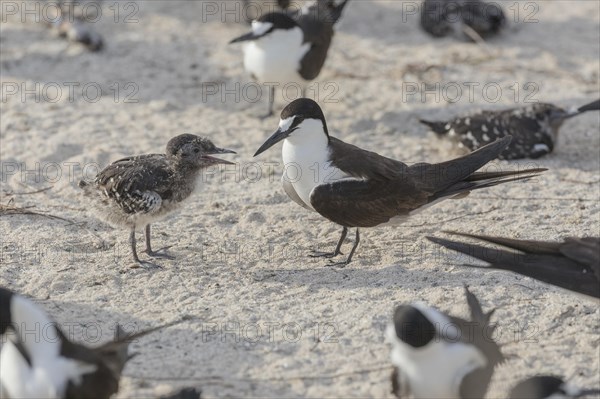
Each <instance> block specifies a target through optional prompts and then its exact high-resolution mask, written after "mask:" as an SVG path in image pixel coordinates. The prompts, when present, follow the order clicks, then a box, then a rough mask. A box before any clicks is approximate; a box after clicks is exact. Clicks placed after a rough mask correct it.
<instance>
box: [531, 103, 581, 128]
mask: <svg viewBox="0 0 600 399" xmlns="http://www.w3.org/2000/svg"><path fill="white" fill-rule="evenodd" d="M530 109H531V112H532V113H533V115H532V116H533V117H534V118H535V119H536V120H539V121H545V122H546V123H548V124H549V125H550V126H551V127H552V128H554V129H558V128H560V126H561V125H562V123H563V122H564V121H565V119H567V118H569V117H571V116H575V115H577V110H576V109H573V110H572V111H567V110H565V109H563V108H561V107H557V106H556V105H554V104H547V103H537V104H533V105H532V106H531V108H530Z"/></svg>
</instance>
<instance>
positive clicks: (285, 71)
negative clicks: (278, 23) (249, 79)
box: [244, 24, 310, 84]
mask: <svg viewBox="0 0 600 399" xmlns="http://www.w3.org/2000/svg"><path fill="white" fill-rule="evenodd" d="M252 29H253V30H256V31H258V32H263V31H267V30H269V29H270V26H268V25H265V24H262V25H257V26H256V27H255V26H254V24H253V26H252ZM303 41H304V33H303V32H302V29H300V27H294V28H292V29H275V30H273V31H272V32H270V33H268V34H266V35H265V36H263V37H261V38H259V39H256V40H253V41H250V42H248V43H246V45H245V46H244V68H245V69H246V71H248V72H249V73H250V74H252V75H254V76H255V77H256V79H258V80H259V81H261V82H279V83H284V84H285V83H290V82H295V83H303V79H302V78H301V77H300V74H299V73H298V71H299V70H300V61H301V60H302V58H303V57H304V55H305V54H306V52H307V51H308V50H309V49H310V44H309V43H303Z"/></svg>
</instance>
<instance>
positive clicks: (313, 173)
mask: <svg viewBox="0 0 600 399" xmlns="http://www.w3.org/2000/svg"><path fill="white" fill-rule="evenodd" d="M292 123H293V117H292V118H289V119H286V120H282V121H281V123H280V127H281V129H282V130H284V129H285V128H286V127H289V126H290V125H291V124H292ZM282 157H283V163H284V166H285V169H284V176H283V179H285V180H287V181H289V182H290V183H292V186H293V187H294V190H296V193H297V194H298V196H299V197H300V198H301V199H302V201H304V203H305V204H307V205H309V206H310V193H311V192H312V190H313V189H314V188H315V187H316V186H318V185H320V184H324V183H329V182H332V181H336V180H340V179H344V178H347V177H348V175H346V174H345V173H344V172H342V171H341V170H339V169H337V168H335V167H333V166H332V165H331V163H330V161H329V158H330V151H329V140H328V137H327V135H326V134H325V130H324V128H323V123H322V122H321V120H319V119H305V120H303V121H302V123H300V125H299V126H298V128H297V129H296V130H295V131H294V132H292V134H290V136H288V137H287V138H286V139H285V140H284V142H283V148H282ZM311 207H312V206H311Z"/></svg>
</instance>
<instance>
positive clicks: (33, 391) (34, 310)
mask: <svg viewBox="0 0 600 399" xmlns="http://www.w3.org/2000/svg"><path fill="white" fill-rule="evenodd" d="M0 315H1V320H0V333H1V334H0V338H1V340H2V342H3V345H2V351H1V352H0V388H1V393H2V395H6V396H7V397H9V398H62V397H64V395H65V393H66V392H67V389H68V388H69V386H70V385H72V384H79V383H80V382H81V381H82V378H83V377H84V375H86V374H89V373H93V372H96V371H97V367H96V366H95V365H93V364H89V363H88V364H84V363H83V362H81V361H79V360H78V359H73V358H67V357H64V356H63V354H62V351H63V339H62V333H61V332H60V330H59V329H58V328H57V327H56V323H54V322H53V321H52V320H51V319H50V318H49V317H48V316H47V315H46V313H45V312H44V311H43V310H42V309H41V308H40V307H38V306H37V305H35V304H34V303H33V302H32V301H30V300H29V299H27V298H24V297H22V296H20V295H16V294H14V293H13V292H11V291H9V290H7V289H4V288H1V287H0ZM36 326H37V328H40V327H41V329H42V330H43V331H44V332H45V333H44V336H43V337H40V336H35V335H33V334H31V331H36V330H37V329H36ZM115 392H116V391H115Z"/></svg>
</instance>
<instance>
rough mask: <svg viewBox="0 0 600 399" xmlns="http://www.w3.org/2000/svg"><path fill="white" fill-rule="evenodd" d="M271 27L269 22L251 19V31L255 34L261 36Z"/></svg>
mask: <svg viewBox="0 0 600 399" xmlns="http://www.w3.org/2000/svg"><path fill="white" fill-rule="evenodd" d="M272 27H273V24H272V23H271V22H260V21H252V33H254V35H255V36H262V35H264V34H265V33H267V31H268V30H269V29H271V28H272Z"/></svg>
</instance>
